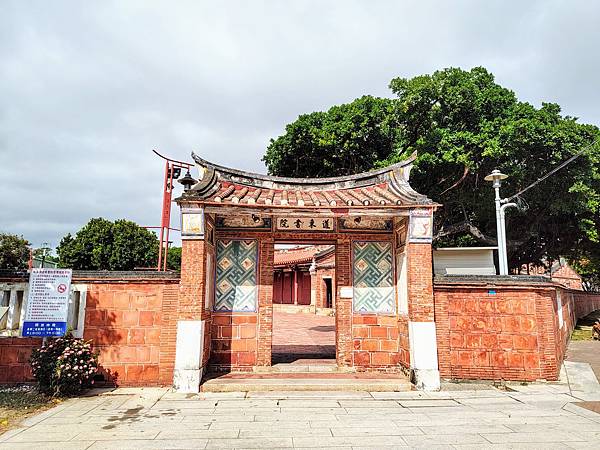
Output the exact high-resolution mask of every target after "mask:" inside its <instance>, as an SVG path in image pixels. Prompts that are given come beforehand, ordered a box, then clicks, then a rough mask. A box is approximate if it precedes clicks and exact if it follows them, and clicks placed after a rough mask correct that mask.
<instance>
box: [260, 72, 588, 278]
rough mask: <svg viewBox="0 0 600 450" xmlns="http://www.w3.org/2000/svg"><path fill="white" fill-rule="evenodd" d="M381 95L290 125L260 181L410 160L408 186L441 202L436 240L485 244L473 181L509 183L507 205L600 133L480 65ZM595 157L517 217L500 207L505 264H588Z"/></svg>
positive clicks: (489, 220) (401, 81)
mask: <svg viewBox="0 0 600 450" xmlns="http://www.w3.org/2000/svg"><path fill="white" fill-rule="evenodd" d="M390 88H391V90H392V92H393V93H394V94H396V98H393V99H387V98H374V97H369V96H365V97H361V98H359V99H357V100H355V101H353V102H352V103H349V104H346V105H340V106H334V107H332V108H331V109H329V110H328V111H326V112H315V113H311V114H306V115H302V116H300V117H299V118H298V119H297V120H296V121H295V122H293V123H292V124H289V125H288V126H287V127H286V130H285V131H286V132H285V134H283V135H282V136H280V137H278V138H277V139H274V140H271V143H270V145H269V147H268V149H267V151H266V154H265V156H264V158H263V159H264V161H265V162H266V164H267V168H268V170H269V173H271V174H274V175H282V176H302V177H323V176H334V175H346V174H352V173H356V172H360V171H364V170H369V169H372V168H374V167H381V166H385V165H388V164H390V163H393V162H397V161H399V160H402V159H404V158H406V157H407V156H408V155H410V154H412V153H413V152H415V151H416V152H417V155H418V157H417V160H416V163H415V168H414V169H413V171H412V174H411V185H412V186H413V187H414V188H415V189H416V190H417V191H419V192H421V193H423V194H426V195H428V196H429V197H430V198H432V199H433V200H434V201H436V202H439V203H441V204H442V205H443V208H441V209H440V210H438V212H437V213H436V216H435V217H436V241H437V242H438V243H444V244H488V245H489V244H494V245H495V235H496V223H495V215H494V202H493V190H492V188H491V186H490V184H489V183H486V182H484V181H483V178H484V176H485V175H487V174H489V173H490V172H491V171H492V170H493V169H496V168H497V169H500V170H501V171H502V172H504V173H506V174H508V175H509V176H510V178H509V179H508V180H506V182H505V183H504V184H503V186H502V195H503V196H504V197H507V196H509V195H512V194H514V193H516V192H518V191H519V190H520V189H522V188H524V187H526V186H527V185H529V184H530V183H532V182H534V181H536V180H537V179H538V178H539V177H541V176H542V175H544V174H545V173H546V172H548V171H549V170H551V169H552V168H553V167H555V166H556V165H558V164H559V163H560V162H562V161H564V160H566V159H567V158H569V157H570V156H572V155H574V154H576V153H577V152H579V151H580V150H582V149H584V148H586V146H589V145H590V144H592V143H593V142H594V141H595V139H597V138H598V137H599V136H600V133H599V130H598V128H597V127H595V126H593V125H585V124H580V123H578V121H577V119H576V118H573V117H568V116H562V115H561V114H560V107H559V106H558V105H556V104H553V103H544V104H542V106H541V107H540V108H535V107H534V106H532V105H531V104H529V103H525V102H520V101H518V100H517V98H516V96H515V94H514V93H513V92H512V91H510V90H508V89H506V88H504V87H502V86H500V85H498V84H496V83H495V82H494V77H493V75H492V74H490V73H489V72H488V71H487V70H485V69H484V68H480V67H478V68H474V69H472V70H470V71H465V70H461V69H455V68H450V69H445V70H442V71H438V72H435V73H434V74H432V75H422V76H418V77H414V78H411V79H406V78H395V79H393V80H392V81H391V83H390ZM599 148H600V147H599V146H598V145H595V146H591V147H589V148H588V149H587V150H586V151H585V153H584V154H583V155H582V156H580V157H579V158H578V159H577V160H575V161H574V162H573V163H571V164H570V165H569V166H567V167H566V168H564V169H562V170H561V171H560V172H558V173H557V174H556V175H555V176H553V177H550V178H549V179H547V180H545V181H544V182H543V183H540V184H539V185H537V186H536V187H534V188H533V189H531V190H529V191H527V192H526V193H525V194H523V195H522V196H521V197H520V199H519V203H520V204H522V205H523V206H525V205H526V207H527V209H525V208H523V209H521V210H519V211H517V210H514V209H511V210H508V212H507V236H508V240H509V265H510V266H511V267H518V266H520V265H521V264H524V263H533V264H540V263H544V262H545V263H549V262H550V261H552V260H556V259H557V258H558V257H559V256H565V257H567V258H570V259H571V260H572V261H585V260H590V261H595V260H597V259H598V255H599V254H600V245H599V240H600V236H599V235H600V231H599V230H600V151H599ZM590 264H592V263H590ZM592 265H593V264H592ZM589 267H591V266H590V265H588V268H589Z"/></svg>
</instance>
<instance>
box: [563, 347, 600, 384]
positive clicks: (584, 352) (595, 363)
mask: <svg viewBox="0 0 600 450" xmlns="http://www.w3.org/2000/svg"><path fill="white" fill-rule="evenodd" d="M567 360H568V361H576V362H586V363H588V364H589V365H590V366H592V369H593V371H594V373H595V374H596V378H598V379H600V341H592V340H590V341H571V342H569V347H568V349H567Z"/></svg>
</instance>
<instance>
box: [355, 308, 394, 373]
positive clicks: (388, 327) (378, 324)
mask: <svg viewBox="0 0 600 450" xmlns="http://www.w3.org/2000/svg"><path fill="white" fill-rule="evenodd" d="M352 336H353V354H352V362H353V365H354V367H355V368H356V369H357V370H385V371H394V372H396V371H399V370H401V368H400V367H399V363H400V361H401V359H402V355H401V350H400V347H399V336H400V334H399V327H398V319H397V317H396V316H382V315H377V314H354V315H353V316H352Z"/></svg>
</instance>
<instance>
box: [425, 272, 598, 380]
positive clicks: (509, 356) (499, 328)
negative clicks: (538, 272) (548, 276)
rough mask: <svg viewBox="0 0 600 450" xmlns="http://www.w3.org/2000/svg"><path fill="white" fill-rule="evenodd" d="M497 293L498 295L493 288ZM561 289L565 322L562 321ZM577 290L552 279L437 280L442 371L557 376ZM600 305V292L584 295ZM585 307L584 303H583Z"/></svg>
mask: <svg viewBox="0 0 600 450" xmlns="http://www.w3.org/2000/svg"><path fill="white" fill-rule="evenodd" d="M493 292H495V294H494V293H493ZM557 292H560V293H561V299H562V311H561V314H562V317H563V319H564V320H563V326H562V327H560V326H559V319H558V313H559V312H558V310H557V300H556V295H557ZM576 296H577V294H575V291H567V290H565V289H562V288H560V287H558V286H557V285H553V284H550V283H537V284H536V283H530V284H529V285H525V284H521V285H519V284H518V283H514V284H512V285H499V286H482V285H479V286H477V285H460V284H459V285H447V284H446V285H443V284H440V285H436V286H435V315H436V329H437V339H438V359H439V369H440V374H441V376H442V377H443V378H451V379H487V380H523V381H534V380H538V379H545V380H556V379H558V375H559V371H560V365H561V363H562V359H563V357H564V354H565V351H566V346H567V343H568V339H569V337H570V333H571V331H572V329H573V326H574V319H575V316H574V315H573V313H572V311H575V310H576V307H575V306H573V305H572V304H573V302H574V301H575V302H576V300H573V299H574V298H575V297H576ZM580 302H581V303H585V305H586V307H587V309H590V310H592V309H593V308H594V305H595V306H600V295H596V296H594V295H588V296H587V297H585V298H583V299H582V300H580ZM580 308H583V307H580Z"/></svg>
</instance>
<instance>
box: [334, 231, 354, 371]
mask: <svg viewBox="0 0 600 450" xmlns="http://www.w3.org/2000/svg"><path fill="white" fill-rule="evenodd" d="M350 252H351V242H350V240H349V239H338V241H337V245H336V247H335V280H336V281H335V285H336V301H335V305H336V308H335V340H336V350H337V355H336V357H337V364H338V366H340V367H350V366H352V292H353V291H352V275H351V274H352V266H351V264H352V257H351V254H350Z"/></svg>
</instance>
